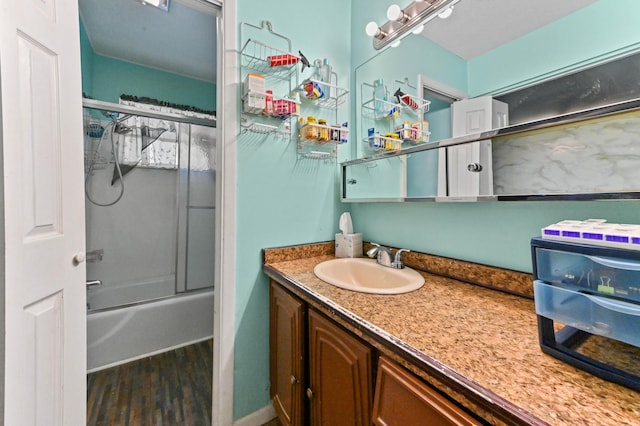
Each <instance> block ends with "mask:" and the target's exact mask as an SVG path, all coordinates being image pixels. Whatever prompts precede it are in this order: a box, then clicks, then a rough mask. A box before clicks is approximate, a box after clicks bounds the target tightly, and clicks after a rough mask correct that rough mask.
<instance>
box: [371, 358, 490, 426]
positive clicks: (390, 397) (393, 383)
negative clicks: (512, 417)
mask: <svg viewBox="0 0 640 426" xmlns="http://www.w3.org/2000/svg"><path fill="white" fill-rule="evenodd" d="M373 423H374V424H375V425H378V426H407V425H429V426H451V425H456V426H462V425H465V426H468V425H481V423H479V422H478V421H477V420H475V419H474V418H473V417H471V416H470V415H469V414H467V413H465V412H464V411H462V409H460V408H459V407H458V406H456V405H455V404H453V403H452V402H451V401H449V400H448V399H446V398H444V397H443V396H442V395H440V394H439V393H437V392H436V391H434V390H433V389H431V388H430V387H429V386H427V385H426V384H425V383H423V382H421V381H420V380H418V379H417V378H416V377H415V376H414V375H413V374H411V373H410V372H408V371H407V370H405V369H404V368H402V367H400V366H399V365H397V364H395V363H394V362H392V361H390V360H388V359H386V358H384V357H380V363H379V364H378V375H377V382H376V391H375V399H374V403H373Z"/></svg>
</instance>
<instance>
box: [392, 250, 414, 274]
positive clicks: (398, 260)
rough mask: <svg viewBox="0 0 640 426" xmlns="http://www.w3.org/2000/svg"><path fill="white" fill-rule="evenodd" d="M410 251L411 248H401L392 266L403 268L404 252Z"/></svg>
mask: <svg viewBox="0 0 640 426" xmlns="http://www.w3.org/2000/svg"><path fill="white" fill-rule="evenodd" d="M410 251H411V250H408V249H399V250H398V251H397V252H396V256H395V258H394V259H393V264H392V266H393V267H394V268H396V269H402V268H404V263H403V261H402V253H403V252H410Z"/></svg>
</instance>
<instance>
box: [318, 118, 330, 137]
mask: <svg viewBox="0 0 640 426" xmlns="http://www.w3.org/2000/svg"><path fill="white" fill-rule="evenodd" d="M318 124H319V125H320V126H318V142H329V127H328V126H327V120H325V119H324V118H321V119H319V120H318ZM321 126H324V127H321Z"/></svg>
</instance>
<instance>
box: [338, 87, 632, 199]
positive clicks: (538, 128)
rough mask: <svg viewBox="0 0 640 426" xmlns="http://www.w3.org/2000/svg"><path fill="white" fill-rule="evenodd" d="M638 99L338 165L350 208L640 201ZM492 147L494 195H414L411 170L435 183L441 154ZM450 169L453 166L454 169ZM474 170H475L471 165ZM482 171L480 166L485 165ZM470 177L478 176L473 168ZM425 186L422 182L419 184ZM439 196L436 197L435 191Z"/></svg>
mask: <svg viewBox="0 0 640 426" xmlns="http://www.w3.org/2000/svg"><path fill="white" fill-rule="evenodd" d="M639 135H640V99H634V100H630V101H625V102H620V103H616V104H613V105H607V106H603V107H597V108H592V109H588V110H584V111H579V112H575V113H570V114H564V115H559V116H555V117H551V118H547V119H543V120H538V121H532V122H528V123H523V124H517V125H513V126H507V127H503V128H501V129H495V130H489V131H486V132H480V133H474V134H470V135H465V136H460V137H455V138H449V139H443V140H440V141H435V142H429V143H424V144H420V145H416V146H412V147H409V148H406V149H402V150H398V151H393V152H386V153H384V154H377V155H374V156H369V157H364V158H360V159H356V160H352V161H347V162H344V163H342V164H341V177H342V200H343V201H345V202H372V201H383V202H394V201H395V202H402V201H440V202H442V201H522V200H598V199H639V198H640V187H639V186H638V182H639V181H640V167H638V165H640V149H638V148H637V146H636V145H637V144H640V136H639ZM486 140H491V141H492V144H491V145H490V148H489V149H490V150H491V155H490V159H491V162H492V172H493V188H492V189H493V194H492V195H478V196H466V197H465V196H442V195H440V194H441V191H439V190H437V189H435V188H436V186H435V185H432V190H431V193H429V192H428V191H426V192H425V193H423V194H416V193H415V191H414V193H413V194H411V186H412V185H413V187H414V188H415V187H417V186H419V185H418V184H420V182H412V181H411V179H412V173H411V172H412V168H416V167H420V168H423V171H425V170H424V169H427V170H426V171H427V172H428V173H426V174H425V173H422V174H421V175H419V178H422V179H426V180H428V179H431V180H432V181H433V182H438V166H437V164H438V163H437V161H436V162H435V163H434V162H431V163H430V162H429V161H428V157H429V156H433V155H435V156H436V158H437V156H438V152H439V151H440V153H441V152H442V151H443V150H444V148H451V147H463V146H471V145H473V144H475V143H477V142H478V141H486ZM449 164H450V163H449ZM470 166H471V164H470ZM480 167H482V164H480ZM468 172H469V173H474V171H473V170H471V167H469V168H468ZM422 183H424V182H422ZM434 189H435V190H434Z"/></svg>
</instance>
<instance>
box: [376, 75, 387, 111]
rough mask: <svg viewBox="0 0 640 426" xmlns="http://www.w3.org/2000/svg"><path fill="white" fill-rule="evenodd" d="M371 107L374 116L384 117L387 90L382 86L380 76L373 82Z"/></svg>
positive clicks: (382, 82)
mask: <svg viewBox="0 0 640 426" xmlns="http://www.w3.org/2000/svg"><path fill="white" fill-rule="evenodd" d="M373 99H374V101H373V105H374V106H373V108H374V109H375V113H376V117H384V116H385V114H386V112H387V111H386V108H385V102H386V100H387V91H386V89H385V87H384V81H383V80H382V79H381V78H380V79H378V80H376V81H374V82H373Z"/></svg>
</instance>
